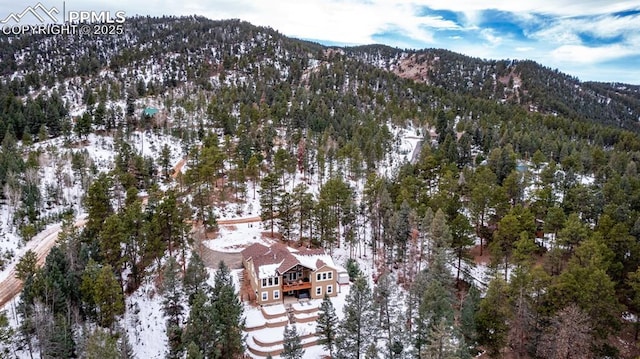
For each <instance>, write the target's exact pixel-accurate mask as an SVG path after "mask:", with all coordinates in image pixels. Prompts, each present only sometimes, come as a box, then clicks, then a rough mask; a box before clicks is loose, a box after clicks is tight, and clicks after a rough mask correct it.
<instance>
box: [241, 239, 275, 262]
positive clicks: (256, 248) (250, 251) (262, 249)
mask: <svg viewBox="0 0 640 359" xmlns="http://www.w3.org/2000/svg"><path fill="white" fill-rule="evenodd" d="M268 250H269V247H267V246H265V245H263V244H260V243H254V244H252V245H250V246H249V247H247V248H245V249H243V250H242V252H240V253H242V258H243V259H244V260H247V259H251V258H257V257H259V256H261V255H263V254H265V253H266V252H267V251H268Z"/></svg>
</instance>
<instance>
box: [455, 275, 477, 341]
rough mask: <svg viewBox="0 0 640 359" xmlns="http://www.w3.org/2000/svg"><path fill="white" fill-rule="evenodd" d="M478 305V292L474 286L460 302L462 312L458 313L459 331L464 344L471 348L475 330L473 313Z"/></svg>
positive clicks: (475, 333) (475, 335)
mask: <svg viewBox="0 0 640 359" xmlns="http://www.w3.org/2000/svg"><path fill="white" fill-rule="evenodd" d="M479 303H480V291H479V290H478V288H477V287H476V286H475V285H473V284H472V285H471V286H470V287H469V291H468V292H467V295H466V296H465V297H464V300H463V302H462V310H461V312H460V331H461V332H462V335H463V337H464V339H465V342H466V343H468V344H469V345H471V346H475V345H476V338H477V329H476V319H475V313H476V311H477V310H478V305H479Z"/></svg>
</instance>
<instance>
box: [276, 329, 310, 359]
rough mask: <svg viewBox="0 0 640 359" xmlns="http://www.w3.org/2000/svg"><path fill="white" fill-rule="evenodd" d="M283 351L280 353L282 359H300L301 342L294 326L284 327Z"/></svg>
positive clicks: (301, 353) (302, 353) (302, 352)
mask: <svg viewBox="0 0 640 359" xmlns="http://www.w3.org/2000/svg"><path fill="white" fill-rule="evenodd" d="M283 340H284V343H283V347H284V350H283V351H282V354H280V356H282V358H283V359H302V356H303V355H304V349H302V341H301V340H300V336H299V335H298V331H297V329H296V326H295V324H294V325H291V326H289V325H287V326H285V327H284V338H283Z"/></svg>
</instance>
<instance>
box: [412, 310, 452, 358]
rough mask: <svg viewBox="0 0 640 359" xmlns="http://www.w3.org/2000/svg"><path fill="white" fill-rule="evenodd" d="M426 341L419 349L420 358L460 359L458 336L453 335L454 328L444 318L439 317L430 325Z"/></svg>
mask: <svg viewBox="0 0 640 359" xmlns="http://www.w3.org/2000/svg"><path fill="white" fill-rule="evenodd" d="M427 338H428V341H427V343H426V345H424V346H423V347H422V348H421V349H420V359H460V356H459V351H458V345H457V344H458V341H459V340H458V338H456V336H455V335H454V328H453V326H452V325H451V323H448V321H447V320H446V319H445V318H442V319H440V321H438V322H437V323H436V324H435V325H434V326H433V327H431V329H430V331H429V333H428V335H427Z"/></svg>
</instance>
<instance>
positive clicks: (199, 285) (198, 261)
mask: <svg viewBox="0 0 640 359" xmlns="http://www.w3.org/2000/svg"><path fill="white" fill-rule="evenodd" d="M208 279H209V272H208V271H207V269H206V268H205V266H204V262H203V261H202V258H200V256H199V255H198V253H196V252H195V251H192V252H191V258H190V259H189V264H188V265H187V271H186V272H185V276H184V278H183V279H182V282H183V284H184V293H185V295H186V296H187V298H188V299H189V304H191V302H192V301H193V297H194V296H195V294H196V293H197V292H200V291H203V292H205V293H206V292H208V291H209V290H210V289H211V288H210V287H209V285H208V284H207V280H208Z"/></svg>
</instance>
